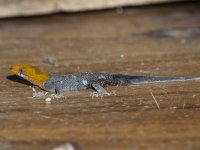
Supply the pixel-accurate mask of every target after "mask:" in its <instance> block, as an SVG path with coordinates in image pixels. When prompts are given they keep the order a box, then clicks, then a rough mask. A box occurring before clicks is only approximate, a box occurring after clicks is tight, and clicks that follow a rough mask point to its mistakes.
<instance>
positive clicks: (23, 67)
mask: <svg viewBox="0 0 200 150" xmlns="http://www.w3.org/2000/svg"><path fill="white" fill-rule="evenodd" d="M11 71H12V72H13V73H14V74H16V75H18V76H20V77H22V78H24V79H26V80H28V81H29V82H31V83H32V84H34V85H36V86H38V87H40V88H41V89H43V90H45V91H48V92H55V94H53V97H54V98H60V97H62V96H63V93H64V92H65V91H72V90H82V89H89V88H90V89H94V90H95V91H96V92H93V94H92V95H93V96H103V95H109V93H108V92H107V91H106V90H105V89H104V87H105V86H106V85H131V84H144V83H154V82H175V81H189V80H200V77H151V76H130V75H122V74H107V73H87V72H86V73H75V74H66V75H54V74H48V73H46V72H45V71H42V70H41V69H39V68H37V67H34V66H32V65H28V64H18V65H15V66H13V67H11Z"/></svg>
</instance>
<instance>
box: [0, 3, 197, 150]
mask: <svg viewBox="0 0 200 150" xmlns="http://www.w3.org/2000/svg"><path fill="white" fill-rule="evenodd" d="M199 6H200V5H199V3H195V4H182V5H181V4H179V5H164V6H154V7H144V8H127V9H125V10H121V9H120V10H117V11H115V10H111V11H104V12H90V13H82V14H59V15H54V16H44V17H34V18H15V19H4V20H0V66H1V71H0V83H1V84H0V147H1V149H3V150H9V149H31V150H35V149H44V150H49V149H52V148H54V147H56V146H58V145H62V144H64V143H67V142H73V143H76V144H78V145H80V146H81V147H82V148H83V149H85V150H94V149H95V150H102V149H103V150H108V149H119V150H121V149H126V150H129V149H130V150H132V149H150V150H156V149H164V150H165V149H170V150H173V149H174V150H175V149H176V150H183V149H185V150H189V149H192V150H195V149H200V134H199V133H200V81H190V82H184V83H183V82H182V83H180V82H176V83H162V84H161V83H159V84H148V85H137V86H124V87H108V91H116V94H117V95H116V96H106V97H104V98H102V99H101V98H93V99H92V98H91V97H90V96H89V94H90V93H91V92H92V91H91V90H85V91H79V92H71V93H66V99H62V100H57V101H52V102H48V103H46V102H45V101H44V99H35V98H32V91H31V89H30V88H29V86H28V85H27V84H26V83H24V82H23V81H22V80H20V79H19V78H16V77H14V76H10V75H12V74H11V72H10V71H9V68H10V66H12V65H15V64H17V63H21V62H26V63H30V64H32V65H36V66H40V67H41V68H43V69H44V70H46V71H48V72H52V73H71V72H85V71H100V72H109V73H124V74H132V75H152V76H154V75H156V76H200V20H199V17H200V12H199V10H198V8H199ZM22 83H24V84H22ZM156 102H157V104H158V105H157V104H156Z"/></svg>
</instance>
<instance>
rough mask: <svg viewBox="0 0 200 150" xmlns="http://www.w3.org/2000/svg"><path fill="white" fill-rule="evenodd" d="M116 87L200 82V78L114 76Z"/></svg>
mask: <svg viewBox="0 0 200 150" xmlns="http://www.w3.org/2000/svg"><path fill="white" fill-rule="evenodd" d="M112 77H113V81H114V84H115V85H128V84H145V83H162V82H183V81H192V80H200V77H151V76H129V75H121V74H114V75H112Z"/></svg>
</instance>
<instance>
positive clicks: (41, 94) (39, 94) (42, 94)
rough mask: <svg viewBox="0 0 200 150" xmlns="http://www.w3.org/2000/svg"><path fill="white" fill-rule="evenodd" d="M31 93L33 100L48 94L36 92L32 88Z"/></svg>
mask: <svg viewBox="0 0 200 150" xmlns="http://www.w3.org/2000/svg"><path fill="white" fill-rule="evenodd" d="M32 91H33V97H34V98H39V97H43V96H45V95H47V94H48V92H36V89H35V88H34V87H32Z"/></svg>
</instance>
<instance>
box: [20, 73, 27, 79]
mask: <svg viewBox="0 0 200 150" xmlns="http://www.w3.org/2000/svg"><path fill="white" fill-rule="evenodd" d="M17 75H18V76H20V77H22V78H24V79H28V77H27V76H26V75H24V74H21V73H17Z"/></svg>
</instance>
